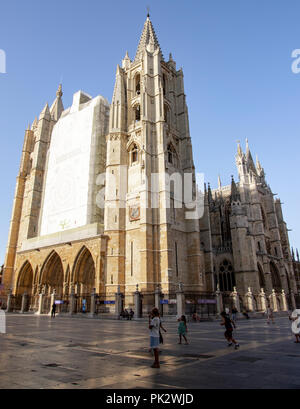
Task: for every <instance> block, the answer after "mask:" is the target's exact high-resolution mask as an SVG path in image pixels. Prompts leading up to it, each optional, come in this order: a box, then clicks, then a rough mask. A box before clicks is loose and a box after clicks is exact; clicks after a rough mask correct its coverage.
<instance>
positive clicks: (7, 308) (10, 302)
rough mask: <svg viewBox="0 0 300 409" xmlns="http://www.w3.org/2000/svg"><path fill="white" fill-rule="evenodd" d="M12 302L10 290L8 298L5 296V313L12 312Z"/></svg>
mask: <svg viewBox="0 0 300 409" xmlns="http://www.w3.org/2000/svg"><path fill="white" fill-rule="evenodd" d="M12 301H13V295H12V290H11V288H10V290H9V293H8V296H7V303H6V311H5V312H12Z"/></svg>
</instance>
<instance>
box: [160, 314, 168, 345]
mask: <svg viewBox="0 0 300 409" xmlns="http://www.w3.org/2000/svg"><path fill="white" fill-rule="evenodd" d="M160 329H162V330H163V331H164V332H167V330H166V329H165V328H164V327H163V325H162V323H161V319H160V315H159V343H160V344H163V343H164V339H163V336H162V335H161V330H160ZM160 352H161V351H160Z"/></svg>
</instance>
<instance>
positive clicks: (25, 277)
mask: <svg viewBox="0 0 300 409" xmlns="http://www.w3.org/2000/svg"><path fill="white" fill-rule="evenodd" d="M32 284H33V269H32V267H31V264H30V263H29V261H26V262H25V263H24V264H23V266H22V268H21V270H20V272H19V276H18V281H17V288H16V295H21V296H22V295H23V294H24V293H27V294H28V295H31V293H32Z"/></svg>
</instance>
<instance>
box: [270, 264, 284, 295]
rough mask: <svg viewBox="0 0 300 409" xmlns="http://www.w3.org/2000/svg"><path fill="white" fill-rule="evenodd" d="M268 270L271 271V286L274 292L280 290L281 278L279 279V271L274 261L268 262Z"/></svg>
mask: <svg viewBox="0 0 300 409" xmlns="http://www.w3.org/2000/svg"><path fill="white" fill-rule="evenodd" d="M270 272H271V280H272V287H273V288H274V290H275V292H276V293H280V292H281V288H282V285H281V280H280V275H279V271H278V269H277V267H276V265H275V264H274V263H272V262H271V263H270Z"/></svg>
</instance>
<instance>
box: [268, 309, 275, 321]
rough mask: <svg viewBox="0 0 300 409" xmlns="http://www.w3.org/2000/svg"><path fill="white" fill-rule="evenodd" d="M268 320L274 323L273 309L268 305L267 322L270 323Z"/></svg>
mask: <svg viewBox="0 0 300 409" xmlns="http://www.w3.org/2000/svg"><path fill="white" fill-rule="evenodd" d="M270 320H272V324H275V321H274V316H273V310H272V308H271V307H270V306H268V308H267V323H268V324H270Z"/></svg>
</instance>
